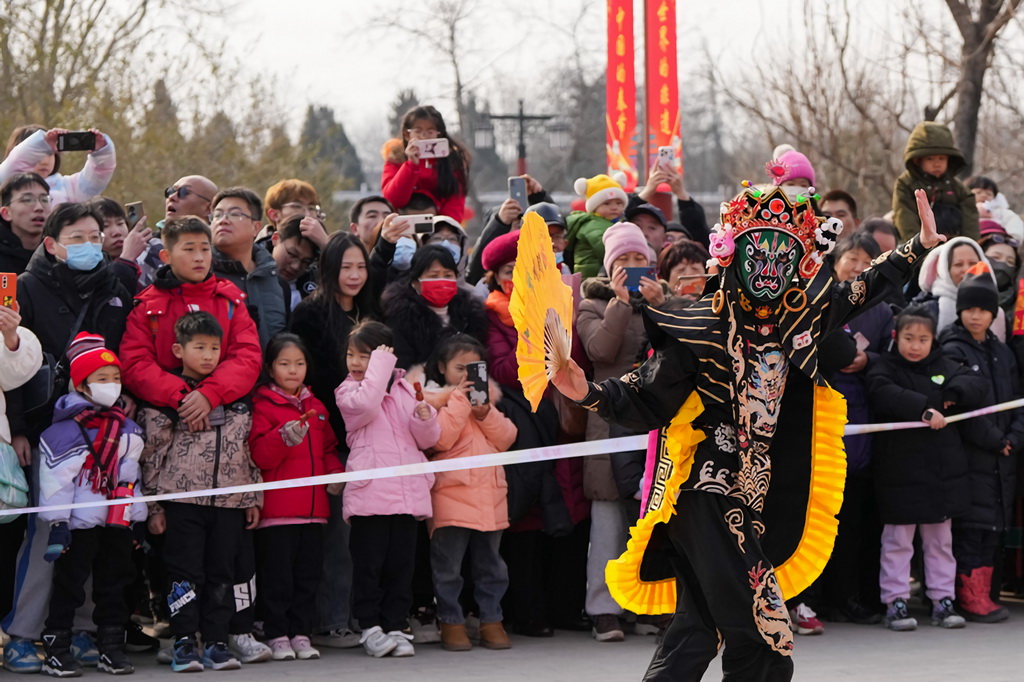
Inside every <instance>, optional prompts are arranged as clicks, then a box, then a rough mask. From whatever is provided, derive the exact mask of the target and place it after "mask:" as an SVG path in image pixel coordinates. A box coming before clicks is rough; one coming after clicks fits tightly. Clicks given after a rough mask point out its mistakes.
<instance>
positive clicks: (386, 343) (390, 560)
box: [334, 322, 441, 658]
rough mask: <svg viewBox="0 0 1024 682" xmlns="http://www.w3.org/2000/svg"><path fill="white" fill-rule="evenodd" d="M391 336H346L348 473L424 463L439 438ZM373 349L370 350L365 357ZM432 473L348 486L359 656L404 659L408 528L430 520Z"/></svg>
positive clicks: (411, 548)
mask: <svg viewBox="0 0 1024 682" xmlns="http://www.w3.org/2000/svg"><path fill="white" fill-rule="evenodd" d="M392 343H393V341H392V334H391V330H390V329H388V328H387V327H386V326H384V325H383V324H381V323H380V322H364V323H362V324H360V325H359V326H358V327H356V328H355V329H353V330H352V333H351V334H349V337H348V351H347V353H346V364H347V365H348V378H346V379H345V381H344V382H342V384H341V386H339V387H338V388H337V389H336V390H335V392H334V397H335V400H337V403H338V410H339V411H340V412H341V417H342V419H344V420H345V427H346V430H347V435H346V440H347V442H348V447H349V456H348V461H347V463H346V468H347V470H348V471H350V472H352V471H363V470H366V469H376V468H380V467H392V466H398V465H402V464H415V463H418V462H425V461H426V458H425V457H424V456H423V450H426V449H428V448H432V447H434V445H436V444H437V440H438V438H440V436H441V427H440V426H439V425H438V423H437V412H436V411H435V410H434V408H432V407H430V406H429V405H427V404H426V403H425V402H423V398H422V396H420V397H417V395H416V392H415V390H414V389H413V387H412V386H411V385H409V382H408V381H406V380H405V379H404V378H403V377H404V376H405V370H401V369H395V363H396V362H397V358H396V357H395V354H394V351H393V350H392V349H391V344H392ZM371 349H375V350H371ZM433 484H434V476H433V475H432V474H421V475H415V476H397V477H388V478H379V479H376V480H370V481H350V482H349V483H348V485H347V487H346V490H345V493H344V501H343V510H344V511H343V515H344V518H345V520H346V521H348V523H349V524H350V525H351V526H352V531H351V535H350V536H349V548H350V549H351V551H352V568H353V578H352V612H353V615H354V616H355V617H356V618H357V619H358V620H359V625H360V627H362V629H363V634H362V637H361V638H360V641H361V643H362V644H363V647H365V649H366V653H367V654H369V655H371V656H374V657H376V658H380V657H381V656H386V655H388V654H391V655H392V656H412V655H414V654H415V651H414V650H413V646H412V642H411V639H412V636H411V635H407V634H406V633H404V632H402V630H403V629H404V628H405V627H406V617H407V616H408V614H409V608H410V607H411V606H412V576H413V566H414V565H415V554H416V522H417V521H422V520H423V519H427V518H430V515H431V508H430V487H431V486H432V485H433Z"/></svg>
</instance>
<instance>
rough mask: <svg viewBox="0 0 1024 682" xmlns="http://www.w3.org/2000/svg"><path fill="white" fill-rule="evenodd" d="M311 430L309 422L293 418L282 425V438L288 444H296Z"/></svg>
mask: <svg viewBox="0 0 1024 682" xmlns="http://www.w3.org/2000/svg"><path fill="white" fill-rule="evenodd" d="M308 432H309V422H306V421H303V420H301V419H293V420H291V421H290V422H286V423H285V425H284V426H282V427H281V438H283V439H284V442H285V443H287V444H288V445H291V446H295V445H298V444H299V443H301V442H302V439H303V438H305V437H306V433H308Z"/></svg>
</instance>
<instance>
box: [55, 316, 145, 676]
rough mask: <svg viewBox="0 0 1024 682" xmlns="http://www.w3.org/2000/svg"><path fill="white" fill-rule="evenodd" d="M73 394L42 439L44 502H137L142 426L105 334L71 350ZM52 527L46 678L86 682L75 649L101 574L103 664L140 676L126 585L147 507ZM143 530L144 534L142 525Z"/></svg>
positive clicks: (107, 511)
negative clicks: (126, 399) (128, 648)
mask: <svg viewBox="0 0 1024 682" xmlns="http://www.w3.org/2000/svg"><path fill="white" fill-rule="evenodd" d="M67 356H68V359H69V361H70V373H71V385H72V387H73V388H72V390H71V391H70V392H69V393H68V394H67V395H65V396H63V397H61V398H60V399H59V400H58V401H57V405H56V407H55V410H54V418H53V426H51V427H50V428H48V429H46V431H44V432H43V434H42V436H41V437H40V439H39V451H40V455H41V457H40V459H41V461H42V469H41V470H40V472H39V488H40V489H39V503H40V505H41V506H57V505H63V504H71V503H77V502H92V501H95V500H110V499H115V498H131V497H133V496H134V492H133V489H134V487H135V485H136V483H137V482H138V479H139V455H140V454H141V453H142V430H141V429H140V428H139V427H138V425H136V424H135V422H133V421H132V420H130V419H128V418H127V417H126V416H125V413H124V410H122V409H121V407H120V405H119V403H118V399H119V398H120V397H121V363H120V361H119V360H118V359H117V356H116V355H114V354H113V353H112V352H110V351H109V350H107V349H106V347H105V346H104V340H103V337H102V336H98V335H95V334H90V333H88V332H82V333H81V334H78V335H77V336H76V337H75V339H74V341H73V342H72V343H71V345H70V346H69V347H68V351H67ZM39 516H40V518H41V519H43V520H44V521H47V522H49V523H50V537H49V547H48V548H47V550H46V554H45V555H44V558H45V559H46V560H47V561H53V562H55V564H54V568H53V591H52V592H51V593H50V608H49V615H48V616H47V618H46V629H45V630H44V631H43V633H42V640H43V646H44V648H45V649H46V659H45V660H44V661H43V673H45V674H47V675H50V676H52V677H77V676H79V675H81V674H82V668H81V665H80V664H79V663H78V661H77V660H75V656H74V654H72V651H71V637H72V632H71V628H72V626H73V625H74V619H75V610H76V609H78V608H79V607H80V606H82V604H84V603H85V598H86V594H85V586H86V581H87V580H88V578H89V576H90V575H91V576H92V597H93V599H94V601H95V609H94V610H93V621H94V622H95V623H96V648H97V649H98V650H99V654H100V657H99V662H98V663H97V664H96V665H97V667H98V668H99V669H100V670H101V671H103V672H106V673H110V674H111V675H125V674H128V673H131V672H133V671H134V668H133V667H132V664H131V662H130V661H129V660H128V657H127V656H126V655H125V623H126V622H127V621H128V617H129V615H130V612H129V610H128V602H127V600H126V592H125V591H126V589H127V588H128V585H130V584H131V582H132V579H133V578H134V575H135V569H134V565H133V562H132V544H133V538H135V537H137V534H136V533H135V530H136V526H135V524H136V522H138V521H143V520H145V518H146V508H145V505H142V504H131V502H130V501H128V502H126V503H125V504H123V505H116V506H112V507H91V508H87V509H74V510H66V509H65V510H55V511H44V512H41V513H40V514H39ZM137 528H138V530H140V531H141V530H144V526H143V525H142V524H139V525H138V527H137Z"/></svg>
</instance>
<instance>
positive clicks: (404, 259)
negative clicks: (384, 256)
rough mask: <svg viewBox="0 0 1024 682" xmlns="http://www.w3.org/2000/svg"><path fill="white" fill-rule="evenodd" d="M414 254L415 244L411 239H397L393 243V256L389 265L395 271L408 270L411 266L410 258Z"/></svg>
mask: <svg viewBox="0 0 1024 682" xmlns="http://www.w3.org/2000/svg"><path fill="white" fill-rule="evenodd" d="M414 253H416V242H415V240H413V239H412V238H411V237H399V238H398V241H397V242H395V256H394V258H392V259H391V265H392V267H394V268H395V269H396V270H408V269H409V266H410V265H412V256H413V254H414Z"/></svg>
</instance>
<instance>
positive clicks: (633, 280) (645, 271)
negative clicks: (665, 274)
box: [622, 267, 657, 291]
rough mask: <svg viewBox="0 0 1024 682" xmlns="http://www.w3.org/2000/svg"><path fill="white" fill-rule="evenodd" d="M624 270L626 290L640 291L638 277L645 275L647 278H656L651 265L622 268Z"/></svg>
mask: <svg viewBox="0 0 1024 682" xmlns="http://www.w3.org/2000/svg"><path fill="white" fill-rule="evenodd" d="M622 269H623V270H625V271H626V289H627V290H628V291H640V278H641V277H646V278H647V279H652V280H656V279H657V278H656V277H655V273H654V268H652V267H639V268H622Z"/></svg>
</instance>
